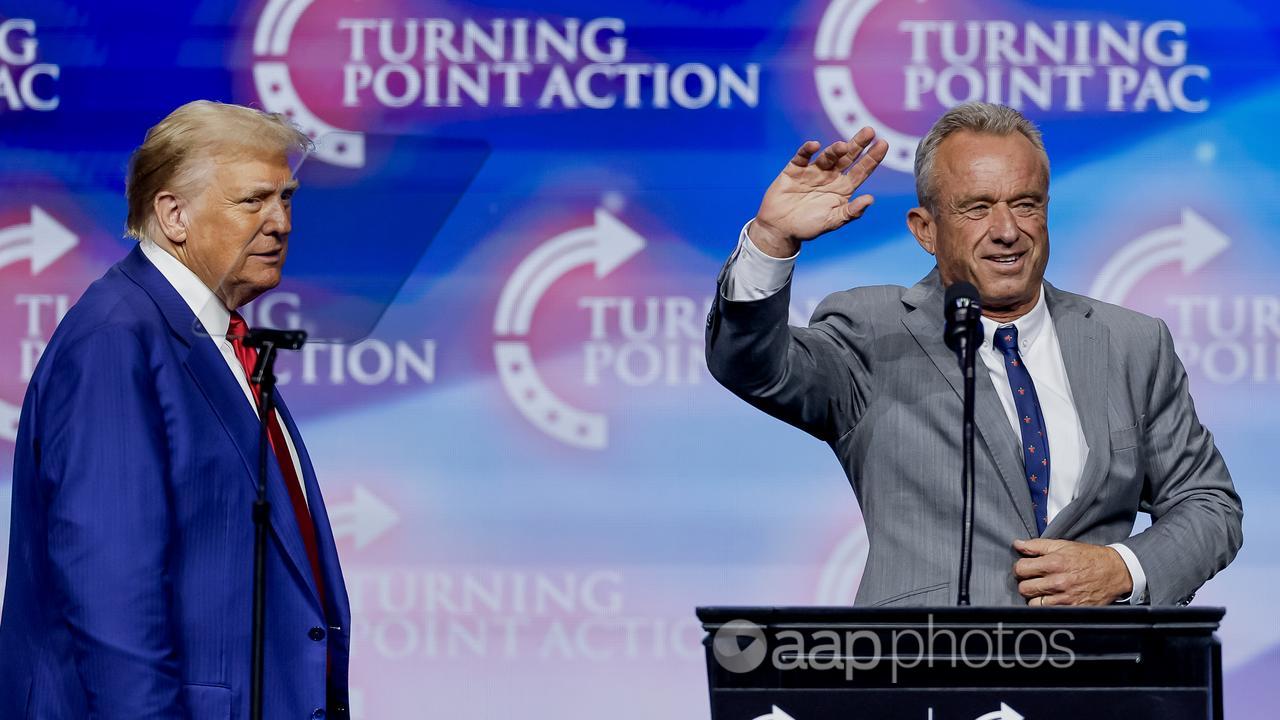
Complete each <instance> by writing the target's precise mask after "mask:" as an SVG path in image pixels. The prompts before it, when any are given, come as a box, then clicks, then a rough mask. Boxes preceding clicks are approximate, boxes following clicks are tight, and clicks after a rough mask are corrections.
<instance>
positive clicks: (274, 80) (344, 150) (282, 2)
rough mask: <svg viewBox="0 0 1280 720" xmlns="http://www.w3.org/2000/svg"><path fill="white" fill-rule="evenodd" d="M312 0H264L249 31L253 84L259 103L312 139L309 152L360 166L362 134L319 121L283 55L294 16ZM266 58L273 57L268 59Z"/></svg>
mask: <svg viewBox="0 0 1280 720" xmlns="http://www.w3.org/2000/svg"><path fill="white" fill-rule="evenodd" d="M314 1H315V0H268V1H267V4H266V6H265V7H263V9H262V14H261V15H260V16H258V25H257V27H256V28H254V33H253V54H254V55H255V56H256V57H257V60H256V62H254V65H253V83H254V86H255V87H256V88H257V90H258V98H259V99H260V100H261V101H262V106H263V107H265V108H266V109H267V110H269V111H271V112H276V113H281V114H284V115H287V116H288V117H289V119H290V120H291V121H293V122H294V123H295V124H296V125H297V126H298V127H299V128H301V129H302V131H303V132H305V133H306V134H307V136H308V137H310V138H311V139H312V140H314V141H315V149H314V150H313V151H312V153H311V154H312V155H314V156H315V157H317V158H319V159H320V160H323V161H325V162H327V163H330V164H332V165H337V166H339V167H348V168H358V167H364V161H365V136H364V133H362V132H356V131H354V130H343V129H341V128H337V127H334V126H333V125H330V124H329V123H327V122H325V121H324V120H321V119H320V117H319V116H318V115H316V114H315V113H314V112H312V111H311V108H309V107H307V105H306V103H304V102H303V101H302V98H301V96H299V95H298V91H297V88H296V87H295V86H294V84H293V76H292V75H291V74H290V73H289V65H288V63H286V62H285V61H284V56H285V55H287V54H288V53H289V42H290V41H291V40H292V39H293V30H294V28H295V27H296V26H297V24H298V19H299V18H301V17H302V14H303V13H304V12H306V11H307V8H309V7H311V4H312V3H313V2H314ZM267 58H276V59H274V60H269V59H267Z"/></svg>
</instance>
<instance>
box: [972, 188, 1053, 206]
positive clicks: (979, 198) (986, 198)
mask: <svg viewBox="0 0 1280 720" xmlns="http://www.w3.org/2000/svg"><path fill="white" fill-rule="evenodd" d="M1043 199H1044V194H1043V193H1040V192H1036V191H1034V190H1031V191H1028V192H1024V193H1018V194H1017V195H1014V196H1013V197H1012V198H1010V199H1009V202H1011V203H1012V202H1017V201H1019V200H1043ZM976 202H984V203H987V204H988V205H994V204H996V203H997V202H999V201H998V200H996V199H995V197H993V196H991V195H969V196H966V197H962V198H958V199H957V200H956V201H955V205H956V207H964V206H965V205H972V204H973V203H976Z"/></svg>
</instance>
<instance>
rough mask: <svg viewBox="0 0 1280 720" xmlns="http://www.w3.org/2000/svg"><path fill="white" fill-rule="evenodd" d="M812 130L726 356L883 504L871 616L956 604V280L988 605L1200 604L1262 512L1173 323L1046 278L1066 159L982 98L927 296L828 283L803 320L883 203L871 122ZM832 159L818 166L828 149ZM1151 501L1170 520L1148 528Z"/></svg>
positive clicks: (916, 223)
mask: <svg viewBox="0 0 1280 720" xmlns="http://www.w3.org/2000/svg"><path fill="white" fill-rule="evenodd" d="M820 148H821V146H820V144H819V143H817V142H814V141H809V142H807V143H805V144H804V145H802V146H801V147H800V149H799V151H798V152H797V153H796V155H795V157H794V158H792V160H791V162H790V163H789V164H788V165H787V167H786V168H785V169H784V170H783V171H782V173H781V174H779V175H778V177H777V179H775V180H774V181H773V184H772V185H770V186H769V189H768V190H767V191H766V193H765V196H764V199H763V201H762V202H761V204H760V209H759V211H758V212H757V214H756V217H755V218H753V219H752V221H751V222H749V223H748V224H747V226H746V227H744V228H743V231H742V235H741V237H740V239H739V245H738V248H737V250H736V251H735V252H734V253H733V255H732V257H730V259H729V261H728V262H727V263H726V265H725V268H724V270H722V272H721V274H720V278H719V292H718V293H717V300H716V303H715V305H714V307H713V308H712V311H711V315H710V317H709V318H708V321H707V363H708V365H709V367H710V369H711V372H712V374H713V375H714V376H715V377H716V379H717V380H719V381H720V382H721V383H722V384H723V385H724V386H725V387H727V388H729V389H730V390H732V391H733V392H734V393H735V394H737V395H738V396H739V397H741V398H743V399H744V400H746V401H747V402H749V403H751V404H752V405H754V406H755V407H757V408H760V409H761V410H764V411H765V412H767V413H769V414H770V415H773V416H774V417H777V418H779V419H781V420H784V421H786V422H788V423H790V424H792V425H794V426H796V427H798V428H800V429H802V430H804V431H806V432H808V433H810V434H812V435H813V436H815V437H817V438H819V439H821V440H823V441H825V442H827V443H828V444H829V445H830V446H831V449H832V450H834V451H835V454H836V456H837V457H838V458H839V460H840V462H841V464H842V465H843V467H844V470H845V473H846V474H847V475H848V477H849V481H850V483H851V484H852V485H853V489H854V493H855V494H856V495H857V498H858V502H859V505H860V506H861V508H862V512H863V518H864V522H865V524H866V528H867V535H868V538H869V540H870V554H869V556H868V558H867V565H866V570H865V571H864V573H863V578H862V584H861V586H860V587H859V589H858V596H857V600H856V602H857V603H858V604H860V605H950V604H954V603H955V600H956V581H957V577H958V570H957V568H958V567H959V560H960V558H959V538H960V518H961V493H960V482H959V478H960V472H961V451H960V419H961V414H962V396H961V393H962V391H963V385H962V380H961V375H960V371H959V368H958V365H957V363H956V359H955V356H954V355H953V354H952V352H951V351H950V350H949V349H948V348H947V347H946V346H945V344H944V342H943V335H942V330H943V315H942V305H943V302H942V300H943V290H944V288H945V287H947V286H949V285H951V284H952V283H955V282H958V281H967V282H970V283H972V284H973V285H974V286H976V287H977V288H978V291H979V294H980V296H981V300H982V310H983V318H982V325H983V331H984V332H983V337H984V342H983V344H982V346H981V349H980V350H979V353H978V354H979V359H980V361H981V362H980V363H979V365H978V372H977V390H976V425H977V441H976V448H977V450H976V478H977V495H976V505H975V517H976V520H975V532H974V545H973V547H974V559H973V575H972V588H971V592H972V598H973V603H974V604H975V605H1013V604H1024V603H1029V604H1031V605H1033V606H1040V605H1104V604H1109V603H1113V602H1132V603H1143V602H1150V603H1152V604H1174V603H1185V602H1189V600H1190V598H1191V596H1192V595H1193V594H1194V592H1195V591H1196V589H1197V588H1199V587H1200V586H1201V585H1202V584H1203V583H1204V582H1205V580H1207V579H1209V578H1210V577H1212V576H1213V575H1214V573H1216V572H1217V571H1218V570H1221V569H1222V568H1223V567H1225V566H1226V565H1227V563H1229V562H1231V560H1232V558H1234V557H1235V554H1236V552H1237V551H1238V550H1239V548H1240V545H1241V543H1242V542H1243V535H1242V531H1241V517H1242V508H1241V504H1240V498H1239V496H1238V495H1237V494H1236V492H1235V488H1234V486H1233V485H1232V482H1231V476H1230V474H1229V473H1228V472H1227V468H1226V465H1225V464H1224V462H1223V460H1222V456H1221V455H1220V454H1219V453H1218V450H1217V449H1216V448H1215V447H1214V443H1213V437H1212V435H1210V433H1209V431H1208V430H1206V429H1205V428H1204V427H1203V426H1202V425H1201V424H1200V422H1199V420H1198V419H1197V417H1196V412H1195V408H1194V406H1193V404H1192V401H1191V395H1190V394H1189V392H1188V389H1187V376H1186V373H1185V371H1184V370H1183V367H1182V364H1181V362H1180V361H1179V360H1178V357H1177V355H1175V354H1174V348H1173V340H1172V337H1171V336H1170V334H1169V330H1168V328H1167V327H1166V326H1165V324H1164V323H1163V322H1162V321H1160V320H1158V319H1155V318H1151V317H1147V316H1145V315H1141V314H1139V313H1136V312H1133V311H1131V310H1126V309H1124V308H1121V307H1117V306H1114V305H1109V304H1107V303H1103V302H1100V301H1097V300H1093V299H1090V298H1087V297H1084V296H1081V295H1076V294H1073V293H1069V292H1065V291H1062V290H1058V289H1057V288H1055V287H1053V286H1052V285H1050V284H1048V283H1047V282H1044V270H1045V266H1046V265H1047V263H1048V260H1049V234H1048V227H1047V216H1048V201H1049V158H1048V156H1047V154H1046V153H1045V150H1044V145H1043V142H1042V141H1041V138H1040V133H1039V131H1038V130H1037V129H1036V128H1035V126H1034V125H1032V124H1031V123H1030V122H1029V121H1028V120H1027V119H1026V118H1025V117H1023V116H1022V115H1021V114H1020V113H1018V112H1017V111H1016V110H1012V109H1010V108H1007V107H1003V106H999V105H990V104H985V103H969V104H965V105H961V106H958V107H956V108H953V109H952V110H951V111H949V112H948V113H946V114H945V115H944V116H943V117H942V118H941V119H939V120H938V122H937V123H936V124H935V125H934V127H933V129H932V130H930V132H929V134H928V135H927V136H926V137H925V138H924V139H923V140H922V141H921V143H920V146H919V148H918V150H917V152H916V160H915V175H916V191H917V195H918V198H919V203H920V206H919V207H916V208H913V209H912V210H911V211H910V212H909V213H908V214H907V224H908V226H909V227H910V229H911V232H912V234H913V235H914V236H915V238H916V240H917V241H918V242H919V243H920V246H921V247H922V248H924V250H925V251H926V252H928V253H929V254H930V255H932V256H934V258H935V260H936V263H937V266H936V267H935V268H934V269H933V270H932V271H931V272H930V273H929V274H928V275H926V276H925V277H924V279H922V280H921V281H920V282H918V283H917V284H916V285H915V286H913V287H911V288H903V287H898V286H878V287H863V288H854V289H852V290H846V291H843V292H838V293H834V294H832V295H830V296H828V297H827V298H826V299H825V300H824V301H823V302H822V303H821V304H820V305H819V306H818V308H817V310H816V311H815V312H814V315H813V318H812V320H811V321H810V323H809V327H807V328H797V327H790V326H788V325H787V310H788V304H789V302H790V295H791V292H790V290H791V271H792V267H793V265H794V263H795V259H796V256H797V255H798V254H799V252H800V247H801V243H803V242H805V241H808V240H812V239H814V238H816V237H818V236H820V235H823V234H825V233H828V232H831V231H832V230H835V229H837V228H840V227H843V226H844V225H846V224H848V223H849V222H851V221H853V220H855V219H857V218H858V217H860V216H861V215H862V214H863V212H865V211H866V210H867V208H868V207H870V206H871V203H872V198H871V196H870V195H860V196H858V197H854V193H855V191H856V190H857V188H858V187H859V186H860V185H861V184H862V182H863V181H864V180H866V179H867V177H868V176H869V175H870V174H871V173H872V171H874V170H875V168H876V167H877V166H878V165H879V163H880V161H881V160H882V159H883V158H884V156H885V152H886V150H887V146H886V144H885V143H884V142H883V141H882V140H881V141H877V140H876V137H875V132H874V131H873V130H872V129H871V128H863V129H862V130H861V131H859V132H858V133H857V134H856V135H854V137H853V138H852V139H850V140H849V141H848V142H837V143H834V144H832V145H831V146H829V147H827V148H826V149H822V150H821V152H819V150H820ZM815 156H816V157H815ZM1139 510H1141V511H1143V512H1146V513H1149V514H1150V516H1151V521H1152V522H1151V526H1150V527H1149V528H1147V529H1146V530H1143V531H1142V532H1140V533H1137V534H1135V535H1133V536H1130V533H1131V532H1132V530H1133V527H1134V519H1135V517H1136V514H1137V512H1138V511H1139Z"/></svg>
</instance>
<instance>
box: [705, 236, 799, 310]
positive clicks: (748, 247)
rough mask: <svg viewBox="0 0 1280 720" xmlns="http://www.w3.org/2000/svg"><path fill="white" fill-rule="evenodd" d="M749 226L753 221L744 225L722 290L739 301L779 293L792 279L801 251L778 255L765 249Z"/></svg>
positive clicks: (730, 259) (728, 296) (759, 298)
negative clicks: (784, 255)
mask: <svg viewBox="0 0 1280 720" xmlns="http://www.w3.org/2000/svg"><path fill="white" fill-rule="evenodd" d="M754 219H755V218H752V220H754ZM749 227H751V222H750V221H748V222H747V224H746V225H743V226H742V232H741V233H740V234H739V235H738V247H737V249H736V250H734V251H733V255H732V256H731V257H730V258H729V272H728V273H727V274H726V275H725V279H724V288H723V289H722V290H721V292H722V293H723V294H724V296H725V298H727V299H729V300H733V301H735V302H743V301H750V300H764V299H765V298H767V297H772V296H773V295H775V294H777V292H778V291H779V290H781V289H782V288H784V287H786V285H787V282H788V281H789V280H790V279H791V271H792V270H793V269H794V268H795V265H796V257H797V256H799V254H800V253H796V254H795V255H792V256H791V257H788V258H776V257H773V256H772V255H769V254H767V253H765V252H764V251H763V250H761V249H760V248H758V247H756V244H755V242H754V241H752V240H751V238H750V237H749V236H748V235H747V228H749Z"/></svg>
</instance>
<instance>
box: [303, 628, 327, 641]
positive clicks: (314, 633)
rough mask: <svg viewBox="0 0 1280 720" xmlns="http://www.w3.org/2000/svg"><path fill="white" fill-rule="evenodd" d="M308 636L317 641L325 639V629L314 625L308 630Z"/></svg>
mask: <svg viewBox="0 0 1280 720" xmlns="http://www.w3.org/2000/svg"><path fill="white" fill-rule="evenodd" d="M307 637H309V638H311V639H312V640H315V641H316V642H320V641H321V640H323V639H324V630H322V629H320V628H318V627H313V628H311V629H310V630H308V631H307Z"/></svg>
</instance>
